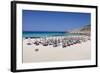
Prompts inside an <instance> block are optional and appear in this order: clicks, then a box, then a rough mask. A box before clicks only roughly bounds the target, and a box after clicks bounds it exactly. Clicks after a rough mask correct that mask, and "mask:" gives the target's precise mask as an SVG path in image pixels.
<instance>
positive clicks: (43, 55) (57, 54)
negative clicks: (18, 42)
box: [22, 36, 91, 63]
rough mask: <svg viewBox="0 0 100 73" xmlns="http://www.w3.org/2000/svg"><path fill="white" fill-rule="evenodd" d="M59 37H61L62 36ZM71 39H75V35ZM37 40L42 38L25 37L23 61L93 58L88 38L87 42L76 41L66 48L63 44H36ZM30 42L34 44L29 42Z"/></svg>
mask: <svg viewBox="0 0 100 73" xmlns="http://www.w3.org/2000/svg"><path fill="white" fill-rule="evenodd" d="M78 37H80V36H78ZM83 37H84V36H83ZM50 38H52V37H50ZM50 38H47V39H50ZM54 38H57V37H54ZM58 38H60V39H61V38H62V37H58ZM85 38H87V37H85ZM67 39H69V38H67ZM71 39H73V37H72V38H71ZM36 40H41V38H38V39H36V38H30V39H25V38H24V39H23V60H22V61H23V63H34V62H49V61H50V62H52V61H74V60H88V59H91V40H86V41H85V42H81V43H75V44H73V45H71V46H67V47H64V48H63V47H62V46H57V47H53V46H52V45H49V46H43V45H42V44H39V45H35V44H33V43H34V42H35V41H36ZM28 42H30V43H32V44H27V43H28Z"/></svg>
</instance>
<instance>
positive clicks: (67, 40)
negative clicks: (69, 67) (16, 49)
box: [27, 37, 89, 48]
mask: <svg viewBox="0 0 100 73" xmlns="http://www.w3.org/2000/svg"><path fill="white" fill-rule="evenodd" d="M87 40H89V39H86V38H84V37H63V38H49V39H48V38H40V39H36V40H34V41H32V40H31V38H28V43H27V45H32V44H34V45H36V46H38V45H43V46H49V45H52V46H53V47H57V46H62V47H63V48H64V47H67V46H71V45H74V44H78V43H82V42H85V41H87Z"/></svg>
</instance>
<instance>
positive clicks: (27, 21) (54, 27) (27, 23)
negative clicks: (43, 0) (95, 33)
mask: <svg viewBox="0 0 100 73" xmlns="http://www.w3.org/2000/svg"><path fill="white" fill-rule="evenodd" d="M22 24H23V31H69V30H73V29H76V28H80V27H83V26H85V25H88V24H91V14H90V13H76V12H55V11H35V10H23V15H22Z"/></svg>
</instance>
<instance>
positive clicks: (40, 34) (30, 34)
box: [23, 31, 72, 38]
mask: <svg viewBox="0 0 100 73" xmlns="http://www.w3.org/2000/svg"><path fill="white" fill-rule="evenodd" d="M69 35H72V34H69V33H66V32H29V31H24V32H23V37H33V38H40V37H51V36H69Z"/></svg>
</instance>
